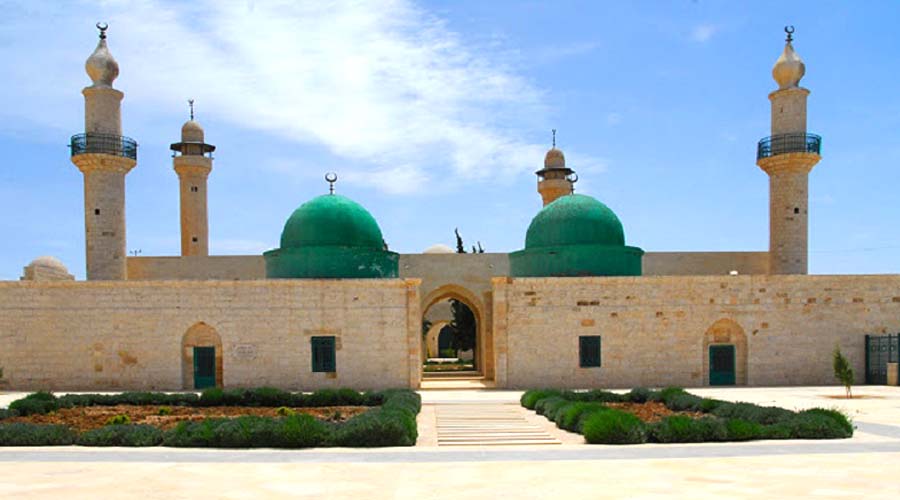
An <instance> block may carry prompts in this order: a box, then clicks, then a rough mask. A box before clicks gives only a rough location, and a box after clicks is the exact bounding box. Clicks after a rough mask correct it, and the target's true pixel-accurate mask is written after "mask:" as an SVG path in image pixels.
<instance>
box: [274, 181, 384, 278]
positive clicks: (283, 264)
mask: <svg viewBox="0 0 900 500" xmlns="http://www.w3.org/2000/svg"><path fill="white" fill-rule="evenodd" d="M263 256H264V257H265V261H266V277H268V278H305V279H347V278H350V279H360V278H396V277H397V276H398V262H399V259H400V256H399V255H398V254H396V253H394V252H389V251H387V250H385V249H384V240H383V239H382V236H381V229H380V228H379V227H378V223H377V222H375V218H374V217H372V214H370V213H369V212H368V211H367V210H366V209H365V208H363V207H362V206H361V205H360V204H359V203H356V202H355V201H353V200H351V199H349V198H346V197H344V196H339V195H334V194H327V195H324V196H319V197H318V198H314V199H312V200H310V201H308V202H306V203H304V204H303V205H300V208H298V209H297V210H295V211H294V213H293V214H291V216H290V218H288V220H287V223H285V225H284V231H282V233H281V247H280V248H276V249H274V250H269V251H268V252H265V253H264V254H263Z"/></svg>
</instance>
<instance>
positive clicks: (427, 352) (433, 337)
mask: <svg viewBox="0 0 900 500" xmlns="http://www.w3.org/2000/svg"><path fill="white" fill-rule="evenodd" d="M448 324H450V322H449V321H437V322H435V323H434V324H433V325H431V328H429V329H428V333H426V334H425V349H424V350H423V351H422V352H423V354H424V358H426V359H427V358H436V357H437V355H438V336H439V335H440V333H441V329H442V328H444V327H445V326H447V325H448Z"/></svg>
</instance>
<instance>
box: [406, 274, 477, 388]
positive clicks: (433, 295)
mask: <svg viewBox="0 0 900 500" xmlns="http://www.w3.org/2000/svg"><path fill="white" fill-rule="evenodd" d="M446 299H456V300H458V301H460V302H462V303H463V304H465V305H466V306H467V307H468V308H469V309H471V310H472V313H473V314H474V315H475V325H476V331H475V345H476V350H477V353H476V359H475V368H476V370H478V371H479V372H481V373H482V374H483V375H484V377H485V378H486V379H493V377H494V363H493V346H492V344H491V342H492V340H491V338H490V328H488V324H487V321H488V317H487V313H486V310H485V307H484V303H483V302H482V301H481V300H479V299H478V296H477V295H475V294H474V293H472V291H470V290H469V289H467V288H465V287H462V286H460V285H456V284H452V283H451V284H446V285H443V286H440V287H438V288H435V289H434V290H432V291H431V292H429V293H428V294H427V295H426V296H425V297H424V298H423V299H422V307H421V309H420V311H421V314H422V317H423V318H424V317H425V314H426V313H427V312H428V309H429V308H430V307H431V306H433V305H435V304H437V303H438V302H440V301H442V300H446Z"/></svg>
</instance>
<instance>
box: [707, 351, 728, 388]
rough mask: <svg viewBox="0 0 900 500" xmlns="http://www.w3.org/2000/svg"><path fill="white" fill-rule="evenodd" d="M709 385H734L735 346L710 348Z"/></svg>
mask: <svg viewBox="0 0 900 500" xmlns="http://www.w3.org/2000/svg"><path fill="white" fill-rule="evenodd" d="M709 385H734V346H733V345H711V346H709Z"/></svg>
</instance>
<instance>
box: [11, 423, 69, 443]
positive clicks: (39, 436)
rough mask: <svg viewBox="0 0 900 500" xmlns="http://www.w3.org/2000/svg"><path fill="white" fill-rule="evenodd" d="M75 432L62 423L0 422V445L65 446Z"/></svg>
mask: <svg viewBox="0 0 900 500" xmlns="http://www.w3.org/2000/svg"><path fill="white" fill-rule="evenodd" d="M76 437H77V435H76V433H75V432H74V431H73V430H72V429H69V428H68V427H66V426H64V425H44V424H29V423H14V424H0V446H66V445H70V444H74V443H75V438H76Z"/></svg>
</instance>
